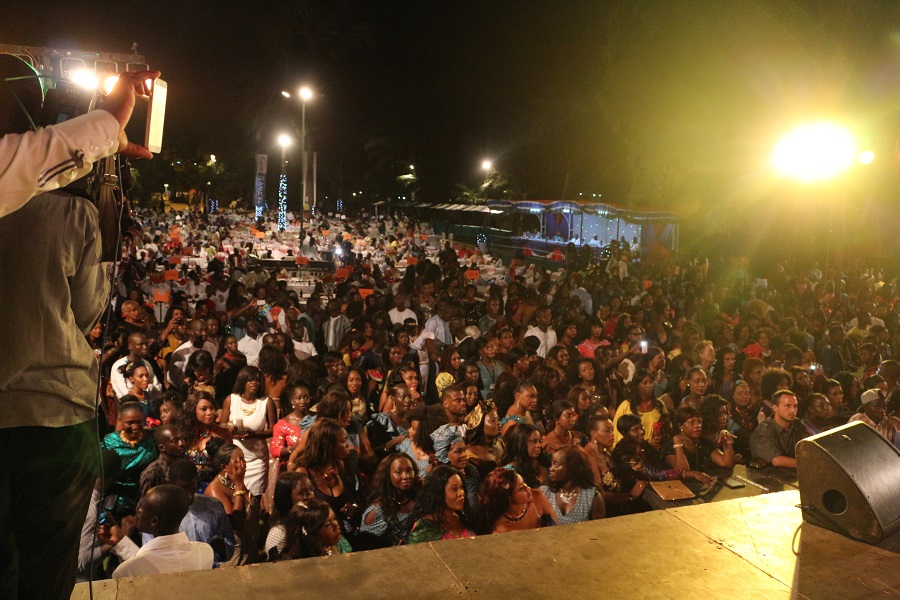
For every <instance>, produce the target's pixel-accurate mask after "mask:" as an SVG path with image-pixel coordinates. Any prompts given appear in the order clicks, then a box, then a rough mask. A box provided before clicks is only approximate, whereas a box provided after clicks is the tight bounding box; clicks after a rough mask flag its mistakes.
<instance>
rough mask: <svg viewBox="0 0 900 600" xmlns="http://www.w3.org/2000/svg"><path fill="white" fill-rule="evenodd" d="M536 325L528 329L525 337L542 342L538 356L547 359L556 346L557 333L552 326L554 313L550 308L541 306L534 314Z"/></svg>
mask: <svg viewBox="0 0 900 600" xmlns="http://www.w3.org/2000/svg"><path fill="white" fill-rule="evenodd" d="M534 321H535V324H534V325H532V326H531V327H529V328H528V330H527V331H526V332H525V337H528V336H534V337H536V338H537V339H539V340H540V341H541V345H540V346H538V349H537V354H538V356H540V357H541V358H546V356H547V352H548V351H549V350H550V348H552V347H553V346H555V345H556V331H554V329H553V327H551V326H550V325H551V324H552V323H553V312H552V311H551V310H550V307H549V306H541V307H539V308H538V309H537V310H536V311H535V313H534Z"/></svg>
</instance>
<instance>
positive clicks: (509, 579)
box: [72, 491, 900, 600]
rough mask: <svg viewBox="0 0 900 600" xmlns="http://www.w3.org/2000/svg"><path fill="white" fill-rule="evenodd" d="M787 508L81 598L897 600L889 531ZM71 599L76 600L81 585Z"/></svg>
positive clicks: (724, 511)
mask: <svg viewBox="0 0 900 600" xmlns="http://www.w3.org/2000/svg"><path fill="white" fill-rule="evenodd" d="M799 501H800V494H799V492H797V491H786V492H780V493H773V494H765V495H760V496H754V497H749V498H741V499H738V500H729V501H724V502H713V503H709V504H702V505H697V506H686V507H681V508H672V509H668V510H663V511H653V512H650V513H645V514H642V515H633V516H626V517H618V518H615V519H609V520H603V521H597V522H593V523H584V524H580V525H569V526H565V527H553V528H549V529H544V530H540V531H527V532H520V533H510V534H504V535H495V536H485V537H479V538H475V539H472V540H454V541H446V542H438V543H434V544H421V545H417V546H405V547H400V548H394V549H388V550H377V551H372V552H361V553H358V554H349V555H344V556H335V557H331V558H323V559H306V560H301V561H288V562H281V563H277V564H263V565H251V566H247V567H240V568H236V569H223V570H215V571H199V572H194V573H183V574H176V575H163V576H156V577H139V578H135V579H123V580H120V581H118V582H111V581H103V582H99V583H96V584H94V598H96V599H97V600H113V599H116V600H126V599H138V598H140V599H146V598H190V599H191V600H203V599H207V598H208V599H211V600H213V599H214V600H222V599H223V598H235V597H240V598H243V599H256V598H259V599H269V598H279V597H281V598H294V597H296V598H303V599H304V600H312V599H323V600H355V599H359V600H375V599H380V598H385V599H387V598H391V599H394V598H405V599H411V598H442V599H446V598H489V599H494V598H515V599H516V600H521V599H522V598H547V599H554V600H556V599H561V598H563V597H567V598H579V599H581V598H635V599H657V598H658V599H660V600H669V599H671V598H705V599H712V598H723V597H731V598H740V599H743V598H765V599H766V600H774V599H777V598H805V599H810V600H819V599H831V598H834V599H840V600H848V599H859V598H873V599H874V598H879V599H886V598H900V534H898V535H894V536H893V537H892V538H890V539H888V540H887V541H886V542H884V543H882V544H881V545H880V546H878V547H875V546H870V545H867V544H863V543H861V542H856V541H854V540H851V539H849V538H846V537H843V536H841V535H838V534H836V533H833V532H831V531H828V530H826V529H821V528H818V527H816V526H814V525H809V524H806V523H802V519H801V515H800V510H799V509H798V508H797V507H796V504H797V503H799ZM798 528H799V531H798ZM795 551H796V554H795ZM72 598H73V599H78V600H87V598H88V588H87V584H79V585H78V586H76V588H75V592H74V594H73V596H72Z"/></svg>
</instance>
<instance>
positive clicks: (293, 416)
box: [269, 383, 312, 468]
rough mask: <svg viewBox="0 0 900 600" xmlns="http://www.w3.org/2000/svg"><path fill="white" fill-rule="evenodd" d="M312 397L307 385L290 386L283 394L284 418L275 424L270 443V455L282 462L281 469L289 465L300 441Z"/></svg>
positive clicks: (282, 407)
mask: <svg viewBox="0 0 900 600" xmlns="http://www.w3.org/2000/svg"><path fill="white" fill-rule="evenodd" d="M311 403H312V396H311V395H310V392H309V388H308V387H307V386H306V384H303V383H295V384H293V385H288V386H286V387H285V388H284V390H283V391H282V392H281V410H282V412H283V413H284V418H283V419H281V420H279V421H278V422H277V423H275V427H274V428H273V429H272V440H271V441H270V442H269V454H270V455H271V456H272V458H277V459H279V460H280V461H281V468H283V467H284V465H285V463H287V459H288V457H290V455H291V451H292V450H293V449H294V447H295V446H296V445H297V442H299V441H300V437H301V435H302V433H303V431H302V430H301V429H300V420H301V419H303V417H305V416H306V413H307V412H309V407H310V404H311Z"/></svg>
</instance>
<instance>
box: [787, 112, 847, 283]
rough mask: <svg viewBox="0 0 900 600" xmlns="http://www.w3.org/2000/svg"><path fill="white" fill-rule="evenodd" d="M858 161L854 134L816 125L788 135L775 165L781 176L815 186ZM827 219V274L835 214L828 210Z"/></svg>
mask: <svg viewBox="0 0 900 600" xmlns="http://www.w3.org/2000/svg"><path fill="white" fill-rule="evenodd" d="M856 157H857V150H856V140H855V139H854V137H853V134H852V133H850V132H849V131H848V130H847V129H845V128H844V127H841V126H840V125H836V124H834V123H827V122H817V123H806V124H803V125H799V126H798V127H796V128H794V129H793V130H792V131H790V132H789V133H787V134H786V135H785V136H784V137H783V138H782V139H781V140H780V141H779V142H778V144H777V145H776V146H775V150H774V152H773V153H772V164H773V166H774V167H775V168H776V169H777V170H778V171H779V172H780V173H781V174H782V175H784V176H787V177H790V178H792V179H795V180H797V181H799V182H801V183H804V184H807V185H813V184H816V183H822V182H825V181H828V180H831V179H833V178H835V177H837V176H838V175H840V174H841V173H843V172H844V171H846V170H847V169H848V168H849V167H850V165H851V164H852V163H853V161H854V160H855V159H856ZM842 208H843V204H842ZM828 215H829V218H828V245H827V249H826V253H825V272H826V273H827V272H828V266H829V263H830V261H831V236H832V230H833V226H834V210H828Z"/></svg>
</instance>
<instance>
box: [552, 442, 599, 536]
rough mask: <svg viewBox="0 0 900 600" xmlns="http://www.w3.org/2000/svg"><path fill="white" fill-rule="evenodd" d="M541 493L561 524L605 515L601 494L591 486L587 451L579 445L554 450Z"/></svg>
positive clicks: (592, 480) (589, 519)
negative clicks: (548, 476)
mask: <svg viewBox="0 0 900 600" xmlns="http://www.w3.org/2000/svg"><path fill="white" fill-rule="evenodd" d="M541 493H542V494H543V495H544V496H545V497H546V498H547V500H549V501H550V507H551V508H552V509H553V514H554V515H555V516H556V522H557V523H559V524H560V525H568V524H570V523H581V522H583V521H592V520H594V519H602V518H603V517H605V516H606V506H605V505H604V503H603V496H602V495H601V491H600V490H598V489H597V487H596V486H595V485H594V477H593V474H592V473H591V465H590V462H589V460H588V457H587V454H585V451H584V450H582V449H581V448H579V447H578V446H564V447H562V448H560V449H559V450H557V451H556V452H554V453H553V457H552V459H551V462H550V483H549V485H544V486H541Z"/></svg>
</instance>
